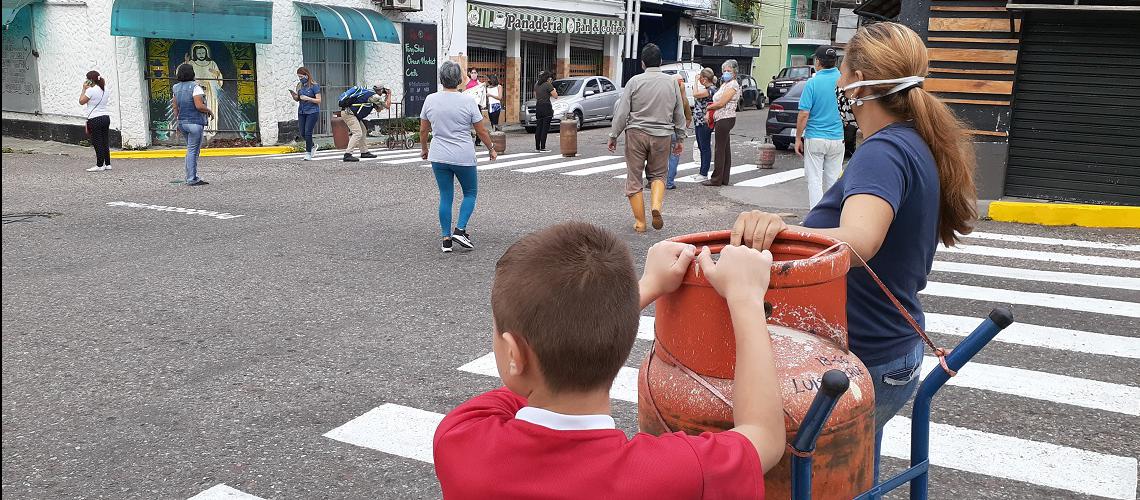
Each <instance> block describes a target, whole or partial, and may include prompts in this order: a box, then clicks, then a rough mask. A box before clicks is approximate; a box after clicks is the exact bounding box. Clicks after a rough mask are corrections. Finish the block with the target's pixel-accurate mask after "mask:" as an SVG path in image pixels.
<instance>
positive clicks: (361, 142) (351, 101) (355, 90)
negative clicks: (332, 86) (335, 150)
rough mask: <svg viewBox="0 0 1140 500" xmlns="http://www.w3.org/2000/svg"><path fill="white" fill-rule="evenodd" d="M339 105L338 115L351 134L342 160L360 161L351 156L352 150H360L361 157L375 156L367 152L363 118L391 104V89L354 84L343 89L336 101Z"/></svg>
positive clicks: (381, 86)
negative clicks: (369, 87)
mask: <svg viewBox="0 0 1140 500" xmlns="http://www.w3.org/2000/svg"><path fill="white" fill-rule="evenodd" d="M337 105H338V106H340V117H341V119H343V120H344V124H345V125H347V126H348V131H349V133H350V134H351V135H350V136H349V138H348V148H347V149H345V150H344V161H360V160H359V159H357V158H356V157H355V156H352V150H353V149H358V150H360V157H361V158H375V157H376V155H374V154H372V153H370V152H368V143H367V141H366V140H367V135H368V134H367V133H366V129H365V127H364V119H365V118H367V117H368V115H369V114H371V113H372V112H373V111H383V110H385V109H388V108H389V107H391V106H392V91H390V90H388V89H387V88H385V87H384V86H383V85H375V86H373V87H372V88H371V89H368V88H364V87H361V86H359V85H355V86H352V87H350V88H349V89H348V90H345V91H344V92H343V93H342V94H341V95H340V100H339V101H337Z"/></svg>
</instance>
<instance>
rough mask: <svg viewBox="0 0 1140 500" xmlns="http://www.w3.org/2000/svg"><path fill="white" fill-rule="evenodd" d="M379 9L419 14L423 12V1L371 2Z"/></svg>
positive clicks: (389, 0)
mask: <svg viewBox="0 0 1140 500" xmlns="http://www.w3.org/2000/svg"><path fill="white" fill-rule="evenodd" d="M372 3H374V4H376V5H379V6H380V8H381V9H388V10H402V11H404V12H419V11H421V10H424V1H423V0H372Z"/></svg>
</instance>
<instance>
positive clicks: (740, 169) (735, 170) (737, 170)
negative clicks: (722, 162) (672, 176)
mask: <svg viewBox="0 0 1140 500" xmlns="http://www.w3.org/2000/svg"><path fill="white" fill-rule="evenodd" d="M757 168H758V167H757V166H756V165H753V164H751V163H749V164H747V165H737V166H735V167H732V168H731V169H730V170H729V171H728V175H729V176H733V175H740V174H743V173H746V172H751V171H753V170H756V169H757ZM677 182H685V183H693V182H697V181H696V180H694V179H690V178H688V177H683V178H680V179H677Z"/></svg>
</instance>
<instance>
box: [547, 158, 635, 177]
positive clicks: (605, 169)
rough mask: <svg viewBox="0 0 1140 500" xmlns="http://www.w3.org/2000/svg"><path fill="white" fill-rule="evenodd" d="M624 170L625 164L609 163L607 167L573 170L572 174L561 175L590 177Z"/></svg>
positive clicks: (563, 173)
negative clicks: (600, 173)
mask: <svg viewBox="0 0 1140 500" xmlns="http://www.w3.org/2000/svg"><path fill="white" fill-rule="evenodd" d="M623 168H625V162H624V161H623V162H621V163H611V164H609V165H602V166H600V167H590V168H583V169H582V170H575V171H573V172H562V175H590V174H596V173H599V172H610V171H613V170H620V169H623Z"/></svg>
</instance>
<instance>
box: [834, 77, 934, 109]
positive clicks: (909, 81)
mask: <svg viewBox="0 0 1140 500" xmlns="http://www.w3.org/2000/svg"><path fill="white" fill-rule="evenodd" d="M925 79H926V78H923V77H921V76H906V77H903V78H895V79H893V80H863V81H858V82H855V83H852V84H851V85H848V86H846V87H841V88H840V89H839V94H840V96H841V97H840V99H841V100H845V101H849V102H850V103H851V104H854V105H855V106H862V105H863V102H864V101H870V100H872V99H878V98H880V97H884V96H888V95H891V94H894V93H895V92H899V91H901V90H904V89H908V88H911V87H916V86H919V85H922V81H923V80H925ZM892 83H894V84H896V85H895V86H894V87H891V89H890V90H888V91H886V92H883V93H882V94H875V95H869V96H867V97H856V98H854V99H851V98H849V97H847V94H845V93H844V92H845V91H848V90H851V89H854V88H858V87H866V86H869V85H889V84H892Z"/></svg>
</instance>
